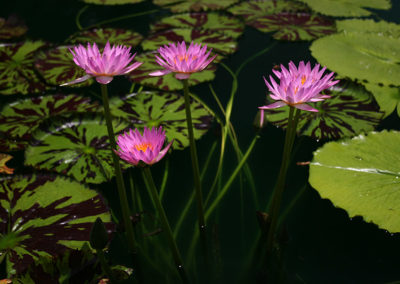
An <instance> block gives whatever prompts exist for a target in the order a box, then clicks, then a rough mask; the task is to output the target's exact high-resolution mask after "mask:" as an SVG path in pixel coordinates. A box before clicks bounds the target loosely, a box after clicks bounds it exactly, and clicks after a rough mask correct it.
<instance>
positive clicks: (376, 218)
mask: <svg viewBox="0 0 400 284" xmlns="http://www.w3.org/2000/svg"><path fill="white" fill-rule="evenodd" d="M399 144H400V133H399V132H397V131H391V132H387V131H383V132H381V133H376V132H372V133H369V134H368V135H367V136H364V135H360V136H358V137H355V138H353V139H351V140H344V141H340V142H329V143H326V144H325V145H324V146H323V147H322V148H320V149H318V150H317V151H316V152H315V153H314V159H313V161H312V163H311V165H310V178H309V182H310V184H311V185H312V186H313V187H314V188H315V189H316V190H317V191H318V192H319V194H320V195H321V197H322V198H327V199H329V200H331V201H332V203H333V204H334V205H335V206H337V207H340V208H343V209H345V210H346V211H347V213H348V214H349V216H350V217H354V216H362V217H363V218H364V220H365V221H366V222H373V223H375V224H377V225H378V226H379V227H380V228H382V229H385V230H388V231H389V232H391V233H398V232H400V163H399V157H400V150H399V149H400V148H399Z"/></svg>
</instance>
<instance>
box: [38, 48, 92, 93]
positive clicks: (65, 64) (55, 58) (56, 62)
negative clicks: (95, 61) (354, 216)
mask: <svg viewBox="0 0 400 284" xmlns="http://www.w3.org/2000/svg"><path fill="white" fill-rule="evenodd" d="M70 48H72V46H59V47H56V48H52V49H47V50H41V51H39V52H38V53H37V55H36V56H35V68H36V70H37V71H38V72H39V74H40V75H41V76H42V77H43V79H44V80H45V81H46V83H48V84H51V85H56V86H60V85H61V84H64V83H68V82H71V81H73V80H75V79H77V78H80V77H83V76H85V75H86V72H85V71H84V70H83V69H82V68H80V67H79V66H77V65H76V64H75V62H74V60H73V56H72V54H71V52H70V51H69V49H70ZM92 83H93V79H89V80H86V81H84V82H82V83H79V84H72V85H70V86H71V87H82V86H89V85H91V84H92Z"/></svg>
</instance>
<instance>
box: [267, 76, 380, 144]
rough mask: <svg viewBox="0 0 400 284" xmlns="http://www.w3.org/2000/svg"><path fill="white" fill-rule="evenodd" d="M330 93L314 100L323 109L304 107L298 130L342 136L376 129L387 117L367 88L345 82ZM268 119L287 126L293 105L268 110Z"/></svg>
mask: <svg viewBox="0 0 400 284" xmlns="http://www.w3.org/2000/svg"><path fill="white" fill-rule="evenodd" d="M326 94H328V95H331V96H332V98H330V99H326V100H324V101H322V102H318V103H313V107H315V108H316V109H318V110H319V112H308V111H302V112H301V114H300V118H299V124H298V127H297V132H298V133H299V134H300V135H307V136H311V137H312V138H314V139H339V138H342V137H351V136H354V135H357V134H359V133H362V132H367V131H371V130H373V129H374V128H375V127H376V126H378V124H379V122H380V121H381V119H382V117H383V112H380V111H379V106H378V105H377V104H376V103H375V101H374V98H373V96H372V95H371V94H370V93H369V92H367V91H365V89H364V88H362V87H361V86H358V85H354V84H351V83H341V84H340V85H336V86H334V87H332V88H331V89H330V91H328V92H326ZM265 114H266V118H267V120H268V121H270V122H272V123H273V124H275V125H278V126H280V127H283V128H286V126H287V118H288V116H289V108H288V107H284V108H279V109H270V110H265Z"/></svg>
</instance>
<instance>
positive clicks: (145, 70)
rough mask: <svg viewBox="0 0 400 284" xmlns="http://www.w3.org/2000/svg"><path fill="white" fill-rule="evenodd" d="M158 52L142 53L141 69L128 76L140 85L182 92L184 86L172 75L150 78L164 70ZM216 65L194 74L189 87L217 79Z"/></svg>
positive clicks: (191, 76)
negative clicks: (156, 56)
mask: <svg viewBox="0 0 400 284" xmlns="http://www.w3.org/2000/svg"><path fill="white" fill-rule="evenodd" d="M156 54H158V53H157V52H148V53H142V54H140V55H138V56H137V61H139V62H143V64H142V65H140V68H137V69H135V70H133V71H132V72H130V73H129V74H127V75H126V76H127V77H128V78H129V79H130V80H131V81H133V82H135V83H139V84H142V85H145V86H149V87H153V88H157V89H161V90H165V91H175V90H182V89H183V84H182V81H181V80H178V79H176V78H175V75H174V74H172V73H170V74H167V75H164V76H159V77H154V76H149V73H151V72H154V71H156V70H160V69H163V68H162V67H161V66H160V65H158V64H157V63H156V61H155V55H156ZM216 69H217V68H216V65H215V64H213V63H211V64H210V65H208V66H207V67H206V69H204V70H203V71H201V72H197V73H193V74H192V75H190V78H189V85H190V86H194V85H197V84H199V83H203V82H207V81H211V80H213V79H214V78H215V70H216Z"/></svg>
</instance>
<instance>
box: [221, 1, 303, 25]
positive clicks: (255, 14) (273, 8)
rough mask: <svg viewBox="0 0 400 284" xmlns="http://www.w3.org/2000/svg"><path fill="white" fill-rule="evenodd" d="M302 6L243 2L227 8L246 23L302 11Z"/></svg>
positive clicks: (281, 3) (296, 3)
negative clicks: (267, 16)
mask: <svg viewBox="0 0 400 284" xmlns="http://www.w3.org/2000/svg"><path fill="white" fill-rule="evenodd" d="M305 9H306V6H305V5H304V4H301V3H298V2H295V1H287V0H261V1H260V0H256V1H254V0H253V1H243V2H240V3H238V4H236V5H234V6H232V7H230V8H229V10H228V11H229V12H230V13H232V14H234V15H236V16H241V17H243V18H245V20H246V22H247V21H251V20H253V19H255V18H259V17H263V16H266V15H273V14H279V13H282V12H298V11H304V10H305Z"/></svg>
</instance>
